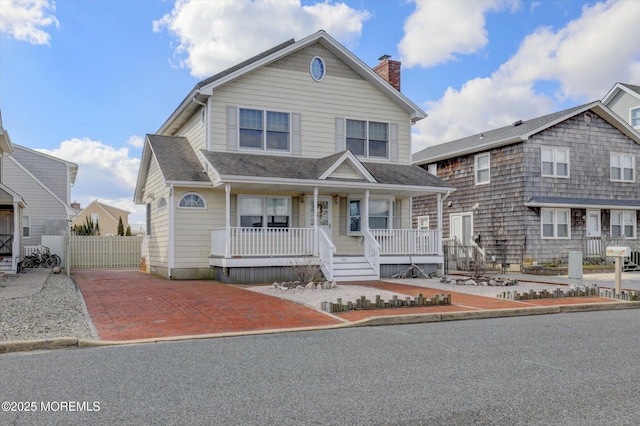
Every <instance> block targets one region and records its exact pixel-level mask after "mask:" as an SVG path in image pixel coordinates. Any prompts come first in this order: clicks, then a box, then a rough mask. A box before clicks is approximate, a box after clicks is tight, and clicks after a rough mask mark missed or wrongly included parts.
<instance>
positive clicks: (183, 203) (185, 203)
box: [178, 192, 207, 209]
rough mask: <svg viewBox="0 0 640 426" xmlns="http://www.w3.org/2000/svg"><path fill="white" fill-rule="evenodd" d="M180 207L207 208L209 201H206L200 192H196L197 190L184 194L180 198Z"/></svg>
mask: <svg viewBox="0 0 640 426" xmlns="http://www.w3.org/2000/svg"><path fill="white" fill-rule="evenodd" d="M178 208H180V209H206V208H207V203H206V202H205V201H204V198H202V196H200V194H196V193H195V192H189V193H188V194H184V195H183V196H182V198H180V203H178Z"/></svg>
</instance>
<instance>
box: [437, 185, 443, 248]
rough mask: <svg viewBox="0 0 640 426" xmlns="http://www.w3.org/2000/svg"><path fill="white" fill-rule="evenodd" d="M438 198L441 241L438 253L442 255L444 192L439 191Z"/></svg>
mask: <svg viewBox="0 0 640 426" xmlns="http://www.w3.org/2000/svg"><path fill="white" fill-rule="evenodd" d="M437 200H438V234H439V240H440V241H439V242H438V254H439V255H441V256H442V254H443V253H442V194H441V193H439V192H438V195H437Z"/></svg>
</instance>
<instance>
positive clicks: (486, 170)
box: [474, 152, 491, 185]
mask: <svg viewBox="0 0 640 426" xmlns="http://www.w3.org/2000/svg"><path fill="white" fill-rule="evenodd" d="M474 164H475V167H474V170H475V176H476V185H484V184H487V183H489V182H490V180H491V160H490V156H489V153H488V152H487V153H485V154H478V155H476V156H475V160H474Z"/></svg>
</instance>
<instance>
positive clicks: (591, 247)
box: [586, 210, 603, 257]
mask: <svg viewBox="0 0 640 426" xmlns="http://www.w3.org/2000/svg"><path fill="white" fill-rule="evenodd" d="M586 228H587V229H586V235H587V257H601V256H602V252H603V250H602V249H603V247H602V239H601V237H602V221H601V216H600V210H587V224H586Z"/></svg>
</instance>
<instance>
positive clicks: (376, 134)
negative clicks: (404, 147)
mask: <svg viewBox="0 0 640 426" xmlns="http://www.w3.org/2000/svg"><path fill="white" fill-rule="evenodd" d="M346 130H347V145H346V146H347V149H349V150H350V151H351V152H353V153H354V154H355V155H357V156H360V157H370V158H389V123H380V122H376V121H364V120H350V119H347V122H346Z"/></svg>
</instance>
